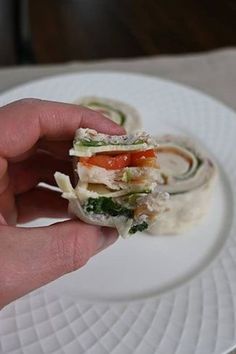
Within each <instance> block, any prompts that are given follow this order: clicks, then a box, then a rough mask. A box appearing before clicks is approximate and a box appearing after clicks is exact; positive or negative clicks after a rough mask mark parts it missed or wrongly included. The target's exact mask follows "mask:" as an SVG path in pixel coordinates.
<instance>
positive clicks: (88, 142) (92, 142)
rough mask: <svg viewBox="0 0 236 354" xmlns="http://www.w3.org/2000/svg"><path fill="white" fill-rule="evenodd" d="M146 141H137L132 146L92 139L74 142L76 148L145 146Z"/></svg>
mask: <svg viewBox="0 0 236 354" xmlns="http://www.w3.org/2000/svg"><path fill="white" fill-rule="evenodd" d="M144 143H145V141H144V140H141V139H139V140H136V141H135V142H133V143H132V144H125V143H121V142H118V141H117V142H116V141H111V142H107V141H102V140H100V141H97V140H91V139H81V140H74V145H76V146H88V147H89V146H93V147H96V146H106V145H107V146H108V145H115V146H116V145H117V146H118V145H139V144H144Z"/></svg>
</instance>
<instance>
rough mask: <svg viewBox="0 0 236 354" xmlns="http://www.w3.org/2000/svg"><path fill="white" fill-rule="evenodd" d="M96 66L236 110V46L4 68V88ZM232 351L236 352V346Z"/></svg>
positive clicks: (0, 78) (0, 84) (0, 79)
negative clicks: (171, 85) (194, 92)
mask: <svg viewBox="0 0 236 354" xmlns="http://www.w3.org/2000/svg"><path fill="white" fill-rule="evenodd" d="M96 70H103V71H107V70H109V71H127V72H135V73H142V74H147V75H152V76H158V77H161V78H164V79H169V80H173V81H176V82H179V83H182V84H185V85H188V86H191V87H194V88H196V89H199V90H201V91H203V92H205V93H207V94H209V95H211V96H213V97H215V98H216V99H218V100H220V101H221V102H223V103H225V104H226V105H228V106H230V107H231V108H233V109H235V110H236V99H235V93H236V49H234V48H229V49H226V50H217V51H212V52H208V53H204V54H198V55H185V56H182V55H180V56H158V57H149V58H148V59H147V58H145V59H142V58H140V59H128V60H127V59H126V60H109V61H99V62H92V63H91V62H90V63H86V62H72V63H67V64H61V65H40V66H22V67H12V68H6V69H5V68H4V69H0V92H3V91H5V90H7V89H10V88H12V87H14V86H16V85H20V84H23V83H26V82H28V81H32V80H35V79H39V78H42V77H46V76H52V75H57V74H63V73H73V72H82V71H96ZM209 354H210V353H209ZM230 354H236V350H234V351H232V352H230Z"/></svg>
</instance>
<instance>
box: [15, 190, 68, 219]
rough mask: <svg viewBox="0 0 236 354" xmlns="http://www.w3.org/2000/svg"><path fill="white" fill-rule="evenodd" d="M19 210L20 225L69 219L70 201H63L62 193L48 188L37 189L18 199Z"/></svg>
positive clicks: (19, 196)
mask: <svg viewBox="0 0 236 354" xmlns="http://www.w3.org/2000/svg"><path fill="white" fill-rule="evenodd" d="M16 207H17V210H18V219H17V222H18V223H25V222H29V221H31V220H34V219H37V218H41V217H48V218H66V217H68V212H67V209H68V201H67V200H66V199H63V198H62V197H61V195H60V193H58V192H55V191H52V190H49V189H47V188H42V187H41V188H40V187H38V188H35V189H32V190H30V191H28V192H26V193H23V194H20V195H18V196H17V197H16Z"/></svg>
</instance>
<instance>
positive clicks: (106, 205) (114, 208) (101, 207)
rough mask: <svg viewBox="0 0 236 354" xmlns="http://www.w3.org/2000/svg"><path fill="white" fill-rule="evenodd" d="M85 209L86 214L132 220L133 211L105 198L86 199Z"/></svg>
mask: <svg viewBox="0 0 236 354" xmlns="http://www.w3.org/2000/svg"><path fill="white" fill-rule="evenodd" d="M85 209H86V211H87V212H88V213H91V212H93V213H95V214H106V215H110V216H126V217H127V218H129V219H130V218H133V210H131V209H128V208H125V207H123V206H122V205H121V204H118V203H116V202H114V201H113V200H112V198H107V197H100V198H88V200H87V203H86V205H85Z"/></svg>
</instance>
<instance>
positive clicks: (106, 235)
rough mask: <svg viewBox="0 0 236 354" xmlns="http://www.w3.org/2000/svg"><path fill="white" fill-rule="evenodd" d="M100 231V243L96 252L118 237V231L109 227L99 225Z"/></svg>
mask: <svg viewBox="0 0 236 354" xmlns="http://www.w3.org/2000/svg"><path fill="white" fill-rule="evenodd" d="M101 233H102V244H101V245H100V247H99V249H98V252H100V251H102V250H104V249H105V248H107V247H108V246H110V245H112V244H113V243H114V242H115V241H116V240H117V238H118V232H117V231H116V230H115V229H112V228H110V227H101Z"/></svg>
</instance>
